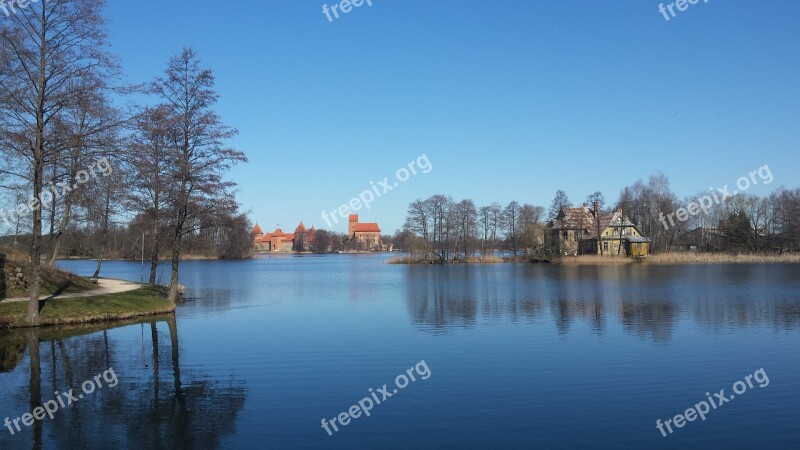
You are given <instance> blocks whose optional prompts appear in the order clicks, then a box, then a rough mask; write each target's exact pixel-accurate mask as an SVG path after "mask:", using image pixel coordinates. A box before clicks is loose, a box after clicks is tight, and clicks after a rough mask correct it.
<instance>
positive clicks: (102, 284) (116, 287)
mask: <svg viewBox="0 0 800 450" xmlns="http://www.w3.org/2000/svg"><path fill="white" fill-rule="evenodd" d="M97 286H98V288H97V289H92V290H91V291H84V292H77V293H74V294H63V295H57V296H55V297H53V296H52V295H43V296H41V297H39V300H54V299H64V298H84V297H94V296H96V295H105V294H117V293H119V292H128V291H133V290H136V289H139V288H140V287H141V285H140V284H139V283H131V282H130V281H123V280H112V279H108V278H100V279H98V280H97ZM27 301H28V298H27V297H17V298H7V299H5V300H2V302H3V303H15V302H27Z"/></svg>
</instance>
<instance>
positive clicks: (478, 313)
mask: <svg viewBox="0 0 800 450" xmlns="http://www.w3.org/2000/svg"><path fill="white" fill-rule="evenodd" d="M405 270H406V283H404V285H405V290H406V304H407V306H408V310H409V314H410V316H411V320H412V322H413V323H415V324H417V325H418V326H420V327H421V328H423V329H425V330H428V331H431V330H432V331H434V332H436V333H442V332H447V331H448V330H449V329H451V328H454V327H465V326H473V325H474V324H475V323H476V322H477V321H479V320H483V321H493V320H496V319H499V318H501V317H508V318H510V319H511V320H512V321H517V320H526V321H532V320H534V319H536V318H538V317H541V316H543V315H544V313H545V311H547V310H548V309H549V313H550V315H551V316H552V318H553V321H554V323H555V326H556V330H557V332H558V333H559V334H561V335H567V334H568V333H569V332H570V330H571V327H572V325H573V323H575V322H576V321H579V322H583V323H586V324H588V325H589V326H590V328H591V330H592V332H593V333H595V334H597V335H602V334H604V333H605V332H606V330H607V329H608V327H609V324H614V325H616V326H620V327H621V328H622V329H623V330H624V331H625V332H626V333H629V334H632V335H635V336H643V337H644V336H646V337H650V338H651V339H653V341H655V342H669V341H670V340H671V339H672V333H673V330H674V328H675V326H676V323H677V322H678V320H679V319H681V318H683V317H688V318H691V319H692V320H693V321H694V322H695V323H696V324H699V325H700V326H702V327H705V328H709V329H712V330H719V329H724V328H743V327H754V326H765V325H766V326H770V327H772V328H774V329H793V328H797V327H798V326H800V299H799V298H798V297H797V295H796V292H794V291H793V290H792V289H791V286H790V285H787V284H786V280H792V279H794V274H793V273H790V271H791V270H792V269H791V268H786V267H780V268H773V269H771V270H769V271H766V270H761V269H752V268H739V267H736V268H730V267H723V268H718V267H705V266H696V267H684V266H677V267H676V266H646V265H644V266H614V265H611V266H596V265H592V266H589V265H587V266H577V265H562V266H543V265H540V266H508V265H504V266H469V267H468V266H463V265H462V266H445V267H442V266H436V267H430V266H409V267H407V268H406V269H405ZM726 283H727V284H726ZM729 285H732V286H729Z"/></svg>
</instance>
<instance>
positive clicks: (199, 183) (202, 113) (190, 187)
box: [152, 49, 247, 303]
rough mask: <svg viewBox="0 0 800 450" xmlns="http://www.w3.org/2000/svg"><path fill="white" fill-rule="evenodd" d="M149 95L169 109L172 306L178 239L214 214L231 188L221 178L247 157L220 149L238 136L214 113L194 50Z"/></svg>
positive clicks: (209, 79) (205, 72)
mask: <svg viewBox="0 0 800 450" xmlns="http://www.w3.org/2000/svg"><path fill="white" fill-rule="evenodd" d="M152 91H153V93H155V94H156V95H158V96H159V98H160V99H161V100H162V101H163V102H164V106H165V107H167V108H168V110H169V112H168V114H169V117H170V119H169V123H170V124H171V126H172V127H174V131H173V132H172V133H170V136H171V138H172V139H171V140H172V142H171V145H170V151H172V152H174V158H173V159H172V160H173V161H174V164H175V166H174V167H173V171H172V177H173V182H174V183H175V184H174V190H173V192H174V195H173V204H172V211H173V212H174V214H173V217H172V218H171V220H172V231H171V234H172V236H171V237H172V239H173V241H172V262H171V264H172V273H171V277H170V290H169V299H170V301H171V302H173V303H174V302H176V301H177V299H178V271H179V265H180V259H181V243H182V239H183V237H184V236H185V235H187V234H189V233H192V232H194V231H196V227H195V226H194V225H193V218H195V217H197V216H198V215H202V214H203V212H205V211H211V210H213V209H214V207H215V200H217V199H219V198H223V197H229V196H230V189H232V188H233V186H234V183H232V182H228V181H225V180H223V178H222V175H223V174H224V173H225V172H226V171H227V170H228V169H230V167H231V166H232V165H233V164H236V163H238V162H245V161H247V158H246V157H245V155H244V153H242V152H241V151H238V150H235V149H233V148H229V147H226V145H225V141H227V140H228V139H230V138H232V137H234V136H235V135H236V134H237V131H236V130H235V129H234V128H231V127H229V126H227V125H225V124H223V123H222V119H221V118H220V117H219V115H217V113H216V112H215V111H214V110H213V108H214V105H215V104H216V103H217V100H218V98H219V97H218V95H217V94H216V92H215V91H214V75H213V74H212V72H211V70H209V69H204V68H202V67H201V65H200V60H199V59H198V57H197V54H196V53H195V51H194V50H192V49H184V50H183V51H182V52H181V53H180V54H179V55H178V56H175V57H173V58H171V59H170V61H169V64H168V66H167V70H166V72H165V74H164V76H163V77H160V78H158V79H157V80H156V81H154V82H153V83H152Z"/></svg>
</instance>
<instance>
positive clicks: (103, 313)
mask: <svg viewBox="0 0 800 450" xmlns="http://www.w3.org/2000/svg"><path fill="white" fill-rule="evenodd" d="M27 306H28V304H27V302H19V303H0V328H17V327H26V326H27V324H26V323H25V311H26V309H27ZM174 311H175V307H174V306H173V305H172V304H170V303H169V302H168V301H167V299H166V295H165V293H164V291H163V290H162V289H161V288H158V287H156V288H153V287H149V286H148V287H143V288H140V289H136V290H134V291H128V292H121V293H118V294H106V295H98V296H95V297H85V298H64V299H55V300H49V301H47V302H46V303H45V304H44V307H42V308H41V310H40V325H41V326H51V325H62V324H80V323H93V322H101V321H110V320H124V319H131V318H135V317H144V316H151V315H157V314H165V313H171V312H174Z"/></svg>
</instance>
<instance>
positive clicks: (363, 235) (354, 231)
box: [347, 214, 383, 250]
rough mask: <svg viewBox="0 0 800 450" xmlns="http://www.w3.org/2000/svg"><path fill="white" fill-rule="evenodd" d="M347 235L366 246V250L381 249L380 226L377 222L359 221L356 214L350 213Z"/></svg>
mask: <svg viewBox="0 0 800 450" xmlns="http://www.w3.org/2000/svg"><path fill="white" fill-rule="evenodd" d="M347 235H348V236H349V237H350V239H351V240H353V241H354V242H358V243H360V244H362V245H365V246H366V247H367V250H383V243H382V242H381V228H380V227H379V226H378V224H377V223H374V222H372V223H359V221H358V214H350V219H349V220H348V226H347Z"/></svg>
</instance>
